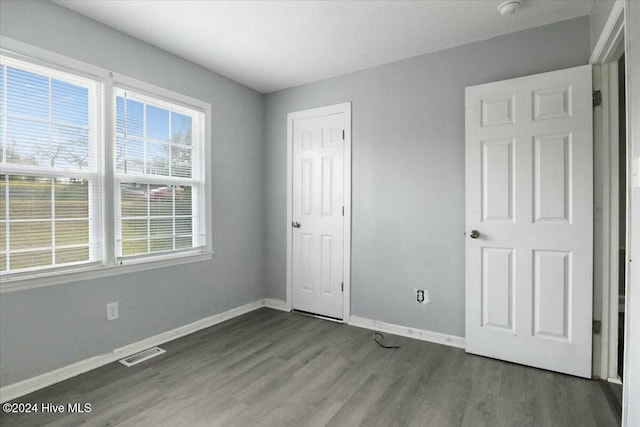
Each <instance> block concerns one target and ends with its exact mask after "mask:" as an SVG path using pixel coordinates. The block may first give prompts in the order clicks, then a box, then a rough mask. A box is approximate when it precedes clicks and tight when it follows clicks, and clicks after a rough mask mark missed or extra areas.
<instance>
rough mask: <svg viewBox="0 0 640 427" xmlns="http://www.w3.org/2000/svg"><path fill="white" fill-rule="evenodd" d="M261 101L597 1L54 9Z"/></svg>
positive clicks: (574, 13) (157, 1)
mask: <svg viewBox="0 0 640 427" xmlns="http://www.w3.org/2000/svg"><path fill="white" fill-rule="evenodd" d="M54 1H55V2H56V3H58V4H60V5H62V6H64V7H66V8H69V9H72V10H74V11H76V12H79V13H81V14H83V15H86V16H88V17H90V18H92V19H95V20H96V21H99V22H102V23H104V24H106V25H108V26H110V27H113V28H115V29H117V30H120V31H122V32H125V33H127V34H129V35H132V36H134V37H136V38H138V39H141V40H144V41H145V42H147V43H150V44H152V45H155V46H157V47H160V48H162V49H164V50H167V51H169V52H171V53H174V54H176V55H178V56H181V57H183V58H185V59H188V60H190V61H192V62H195V63H197V64H200V65H202V66H204V67H206V68H208V69H210V70H213V71H215V72H218V73H220V74H222V75H225V76H227V77H229V78H231V79H233V80H236V81H238V82H240V83H242V84H244V85H246V86H249V87H251V88H253V89H256V90H258V91H260V92H263V93H268V92H273V91H276V90H279V89H283V88H287V87H292V86H297V85H301V84H304V83H309V82H312V81H316V80H322V79H325V78H328V77H333V76H337V75H340V74H345V73H349V72H352V71H355V70H359V69H363V68H368V67H372V66H375V65H380V64H384V63H388V62H393V61H397V60H400V59H404V58H409V57H412V56H416V55H421V54H424V53H428V52H434V51H438V50H442V49H446V48H449V47H453V46H457V45H461V44H465V43H470V42H473V41H477V40H483V39H488V38H491V37H495V36H497V35H500V34H507V33H511V32H514V31H519V30H523V29H526V28H531V27H536V26H540V25H545V24H550V23H553V22H558V21H562V20H565V19H571V18H575V17H578V16H584V15H588V14H589V13H590V11H591V7H592V5H593V2H594V0H523V6H522V8H521V9H520V11H519V12H518V13H517V14H516V15H515V16H511V17H503V16H501V15H500V14H499V13H498V11H497V7H498V5H499V4H500V3H501V2H502V0H448V1H433V0H431V1H364V0H360V1H201V0H200V1H193V0H174V1H166V0H93V1H87V0H54Z"/></svg>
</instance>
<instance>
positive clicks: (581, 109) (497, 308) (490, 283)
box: [466, 66, 593, 377]
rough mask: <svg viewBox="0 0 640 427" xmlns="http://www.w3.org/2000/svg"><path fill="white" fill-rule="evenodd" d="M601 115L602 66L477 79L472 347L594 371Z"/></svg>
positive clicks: (471, 133) (472, 148)
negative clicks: (595, 86) (597, 85)
mask: <svg viewBox="0 0 640 427" xmlns="http://www.w3.org/2000/svg"><path fill="white" fill-rule="evenodd" d="M591 126H592V110H591V67H590V66H583V67H576V68H572V69H568V70H561V71H555V72H551V73H545V74H539V75H534V76H528V77H523V78H518V79H512V80H507V81H502V82H496V83H489V84H485V85H480V86H474V87H470V88H467V90H466V228H467V241H466V347H467V351H468V352H470V353H475V354H480V355H485V356H489V357H495V358H498V359H503V360H508V361H512V362H516V363H522V364H526V365H531V366H535V367H540V368H544V369H550V370H554V371H560V372H565V373H569V374H573V375H578V376H583V377H590V376H591V319H592V239H593V236H592V222H593V195H592V192H593V187H592V179H593V172H592V167H593V166H592V165H593V161H592V155H593V153H592V150H593V149H592V128H591ZM471 230H478V231H479V233H480V234H479V236H478V237H477V238H471V233H470V232H471Z"/></svg>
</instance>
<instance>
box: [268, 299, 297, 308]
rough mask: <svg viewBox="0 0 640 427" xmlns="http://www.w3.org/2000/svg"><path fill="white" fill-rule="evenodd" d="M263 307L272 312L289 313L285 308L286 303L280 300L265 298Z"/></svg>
mask: <svg viewBox="0 0 640 427" xmlns="http://www.w3.org/2000/svg"><path fill="white" fill-rule="evenodd" d="M264 306H265V307H269V308H273V309H274V310H282V311H291V310H289V309H288V308H287V302H286V301H284V300H281V299H275V298H265V299H264Z"/></svg>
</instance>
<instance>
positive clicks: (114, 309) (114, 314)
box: [107, 301, 120, 320]
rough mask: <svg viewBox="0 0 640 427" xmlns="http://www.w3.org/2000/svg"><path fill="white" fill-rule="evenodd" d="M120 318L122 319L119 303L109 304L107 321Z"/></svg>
mask: <svg viewBox="0 0 640 427" xmlns="http://www.w3.org/2000/svg"><path fill="white" fill-rule="evenodd" d="M118 317H120V313H119V311H118V301H116V302H110V303H109V304H107V320H116V319H117V318H118Z"/></svg>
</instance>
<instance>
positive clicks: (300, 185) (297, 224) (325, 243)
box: [292, 113, 345, 319]
mask: <svg viewBox="0 0 640 427" xmlns="http://www.w3.org/2000/svg"><path fill="white" fill-rule="evenodd" d="M344 126H345V117H344V114H343V113H336V114H328V115H321V116H317V117H311V118H300V119H294V121H293V194H292V196H293V197H292V199H293V200H292V201H293V207H292V219H293V224H292V227H293V232H292V308H293V309H295V310H301V311H305V312H309V313H314V314H320V315H323V316H328V317H333V318H336V319H342V316H343V311H342V308H343V307H342V301H343V299H342V291H343V289H342V287H343V257H344V254H343V251H344V247H343V239H344V224H343V219H344V217H343V206H344V204H343V201H344V194H343V170H344V128H345V127H344Z"/></svg>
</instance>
